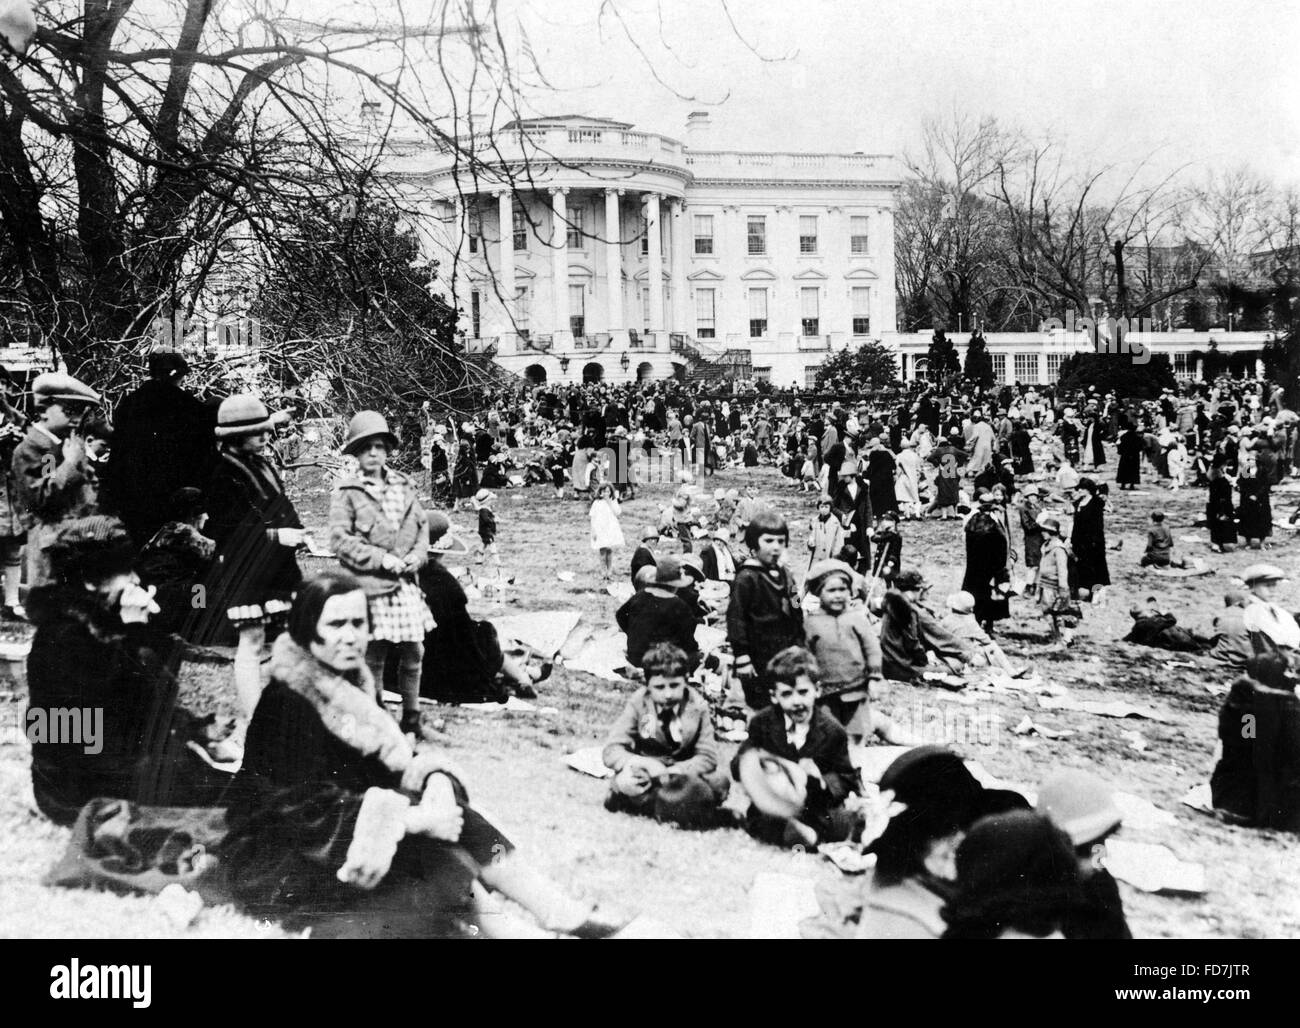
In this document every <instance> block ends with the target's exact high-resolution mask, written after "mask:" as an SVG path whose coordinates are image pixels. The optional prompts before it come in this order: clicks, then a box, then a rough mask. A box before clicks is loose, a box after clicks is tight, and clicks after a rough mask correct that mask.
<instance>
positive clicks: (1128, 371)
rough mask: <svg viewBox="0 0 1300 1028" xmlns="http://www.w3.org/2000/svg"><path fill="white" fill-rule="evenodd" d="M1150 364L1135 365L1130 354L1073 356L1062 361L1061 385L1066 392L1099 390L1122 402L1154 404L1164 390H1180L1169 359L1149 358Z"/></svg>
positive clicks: (1076, 354) (1151, 356) (1160, 356)
mask: <svg viewBox="0 0 1300 1028" xmlns="http://www.w3.org/2000/svg"><path fill="white" fill-rule="evenodd" d="M1148 356H1149V357H1150V360H1149V361H1148V362H1147V363H1146V364H1134V363H1133V360H1132V358H1131V357H1130V355H1128V354H1111V353H1072V354H1070V355H1069V356H1068V357H1066V358H1065V360H1063V361H1061V372H1060V378H1059V379H1058V384H1059V385H1060V387H1061V388H1062V389H1065V390H1069V391H1074V392H1082V391H1083V390H1085V389H1087V388H1088V387H1089V386H1096V387H1097V392H1099V393H1103V394H1104V393H1109V392H1114V393H1115V395H1116V396H1118V397H1119V398H1120V399H1135V400H1150V399H1154V398H1155V397H1157V396H1159V395H1160V392H1161V390H1163V389H1175V388H1177V386H1178V381H1177V379H1175V378H1174V371H1173V368H1172V367H1170V364H1169V358H1168V356H1166V355H1165V354H1163V353H1157V354H1149V355H1148Z"/></svg>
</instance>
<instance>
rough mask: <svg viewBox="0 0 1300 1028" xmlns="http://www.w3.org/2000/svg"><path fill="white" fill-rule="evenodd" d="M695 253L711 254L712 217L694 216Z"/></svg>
mask: <svg viewBox="0 0 1300 1028" xmlns="http://www.w3.org/2000/svg"><path fill="white" fill-rule="evenodd" d="M695 252H696V253H712V252H713V215H712V214H697V215H695Z"/></svg>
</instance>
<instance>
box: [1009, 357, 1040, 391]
mask: <svg viewBox="0 0 1300 1028" xmlns="http://www.w3.org/2000/svg"><path fill="white" fill-rule="evenodd" d="M1011 366H1012V368H1014V369H1015V373H1016V381H1017V382H1032V383H1034V384H1035V385H1037V384H1038V354H1036V353H1017V354H1015V355H1014V356H1013V357H1012V358H1011Z"/></svg>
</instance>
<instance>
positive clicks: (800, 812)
mask: <svg viewBox="0 0 1300 1028" xmlns="http://www.w3.org/2000/svg"><path fill="white" fill-rule="evenodd" d="M766 670H767V677H768V678H769V680H770V681H771V683H772V688H771V704H770V705H769V706H768V707H766V708H765V709H764V710H760V711H759V712H758V713H757V714H755V715H754V716H753V717H751V718H750V719H749V734H748V737H747V738H746V739H745V741H744V742H743V743H741V746H740V750H739V752H738V753H737V754H736V756H735V759H733V760H732V762H731V773H732V775H733V776H734V777H735V778H737V779H739V781H740V783H741V784H742V785H743V786H744V787H745V791H746V792H747V793H748V794H749V798H750V807H749V812H748V814H747V815H746V821H745V828H746V830H747V831H748V832H749V834H750V835H752V836H754V838H756V839H759V840H760V841H762V842H770V843H774V844H777V845H782V846H803V847H806V848H807V849H816V847H817V845H818V844H819V843H823V842H840V841H843V840H845V839H848V838H849V837H850V836H851V835H852V834H853V833H854V831H855V829H857V828H859V827H860V825H861V815H860V814H859V813H858V809H857V808H855V807H850V806H849V805H848V804H846V802H845V801H846V799H847V798H848V796H849V794H850V793H858V792H860V786H859V782H858V773H857V771H856V770H854V768H853V764H852V762H851V761H850V760H849V740H848V734H847V733H846V732H845V730H844V728H843V726H842V725H841V724H840V723H839V722H838V721H836V720H835V718H834V717H833V716H832V715H831V714H830V713H829V712H828V711H826V710H824V709H823V708H822V707H821V705H820V704H819V703H818V702H817V696H818V685H817V680H818V677H819V674H820V670H819V668H818V666H817V660H816V658H815V657H813V655H812V654H811V653H809V652H808V651H807V650H805V649H803V648H802V647H799V646H791V647H788V648H786V649H784V650H782V651H781V652H780V653H778V654H777V655H776V656H775V657H773V658H772V660H771V662H770V664H769V665H768V667H767V669H766Z"/></svg>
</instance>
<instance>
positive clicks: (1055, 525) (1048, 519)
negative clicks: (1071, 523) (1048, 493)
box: [1034, 511, 1061, 535]
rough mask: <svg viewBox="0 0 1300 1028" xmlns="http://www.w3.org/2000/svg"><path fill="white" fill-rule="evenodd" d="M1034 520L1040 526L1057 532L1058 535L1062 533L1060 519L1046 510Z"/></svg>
mask: <svg viewBox="0 0 1300 1028" xmlns="http://www.w3.org/2000/svg"><path fill="white" fill-rule="evenodd" d="M1034 521H1035V522H1036V523H1037V525H1038V527H1039V528H1042V529H1045V530H1046V531H1048V532H1055V533H1056V534H1057V535H1060V533H1061V522H1060V519H1059V518H1054V517H1052V516H1051V515H1050V514H1048V513H1047V512H1046V511H1043V512H1041V513H1040V514H1039V515H1038V517H1037V518H1035V519H1034Z"/></svg>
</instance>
